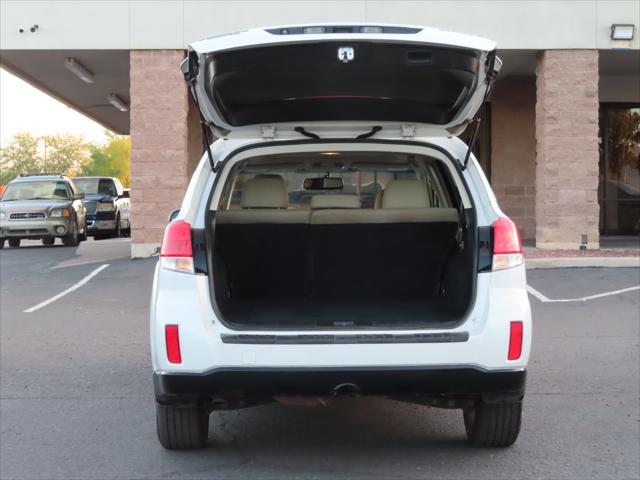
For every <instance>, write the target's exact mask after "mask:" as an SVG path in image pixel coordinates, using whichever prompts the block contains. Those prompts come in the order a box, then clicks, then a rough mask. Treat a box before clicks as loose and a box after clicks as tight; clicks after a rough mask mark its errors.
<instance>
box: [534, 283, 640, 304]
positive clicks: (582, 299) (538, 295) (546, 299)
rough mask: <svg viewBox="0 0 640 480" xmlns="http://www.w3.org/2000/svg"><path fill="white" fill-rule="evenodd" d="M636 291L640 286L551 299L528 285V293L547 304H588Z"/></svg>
mask: <svg viewBox="0 0 640 480" xmlns="http://www.w3.org/2000/svg"><path fill="white" fill-rule="evenodd" d="M634 290H640V285H638V286H636V287H629V288H622V289H620V290H613V291H611V292H603V293H598V294H596V295H589V296H587V297H580V298H556V299H554V298H549V297H547V296H546V295H544V294H543V293H541V292H539V291H538V290H536V289H535V288H533V287H532V286H531V285H527V291H528V292H529V293H530V294H531V295H533V296H534V297H536V298H537V299H538V300H540V301H541V302H545V303H554V302H556V303H557V302H586V301H587V300H593V299H594V298H602V297H609V296H611V295H619V294H621V293H626V292H633V291H634Z"/></svg>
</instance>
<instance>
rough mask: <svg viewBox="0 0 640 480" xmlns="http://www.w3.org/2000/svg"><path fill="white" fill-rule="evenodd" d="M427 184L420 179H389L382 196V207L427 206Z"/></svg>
mask: <svg viewBox="0 0 640 480" xmlns="http://www.w3.org/2000/svg"><path fill="white" fill-rule="evenodd" d="M430 206H431V204H430V202H429V193H428V191H427V185H426V184H425V183H424V182H423V181H422V180H417V179H400V180H391V181H390V182H389V183H388V184H387V188H385V190H384V195H383V197H382V208H429V207H430Z"/></svg>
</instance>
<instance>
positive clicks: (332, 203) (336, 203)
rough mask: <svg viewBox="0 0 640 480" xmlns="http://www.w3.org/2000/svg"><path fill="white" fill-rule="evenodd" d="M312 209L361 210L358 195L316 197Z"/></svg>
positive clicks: (312, 198) (312, 200)
mask: <svg viewBox="0 0 640 480" xmlns="http://www.w3.org/2000/svg"><path fill="white" fill-rule="evenodd" d="M311 208H312V209H320V208H360V198H359V197H358V195H314V196H313V197H311Z"/></svg>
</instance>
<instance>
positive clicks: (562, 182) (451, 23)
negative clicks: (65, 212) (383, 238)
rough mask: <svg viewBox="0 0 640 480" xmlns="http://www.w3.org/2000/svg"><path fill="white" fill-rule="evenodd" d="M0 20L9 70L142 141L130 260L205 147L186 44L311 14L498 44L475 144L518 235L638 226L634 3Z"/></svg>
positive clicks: (17, 12) (184, 9)
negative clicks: (186, 74) (187, 74)
mask: <svg viewBox="0 0 640 480" xmlns="http://www.w3.org/2000/svg"><path fill="white" fill-rule="evenodd" d="M0 22H1V23H0V30H1V37H0V61H1V63H2V67H3V68H6V69H7V70H9V71H11V72H13V73H15V74H16V75H18V76H20V77H21V78H23V79H25V80H26V81H28V82H30V83H31V84H33V85H34V86H36V87H37V88H40V89H42V90H44V91H45V92H47V93H49V94H50V95H52V96H54V97H56V98H58V99H60V100H61V101H63V102H64V103H66V104H67V105H69V106H71V107H72V108H75V109H77V110H78V111H80V112H82V113H84V114H85V115H87V116H89V117H91V118H93V119H95V120H96V121H98V122H99V123H101V124H103V125H105V126H106V127H107V128H109V129H111V130H114V131H116V132H118V133H130V134H131V138H132V152H131V155H132V157H131V197H132V214H133V220H132V224H133V232H132V255H133V256H146V255H150V254H152V253H153V252H155V251H156V250H157V248H158V245H159V244H160V241H161V238H162V231H163V229H164V226H165V224H166V222H167V217H168V214H169V212H171V211H172V210H173V209H175V208H177V207H179V205H180V202H181V199H182V196H183V194H184V191H185V189H186V186H187V183H188V180H189V176H190V173H191V172H192V171H193V169H194V167H195V165H196V163H197V161H198V160H199V158H200V156H201V153H202V145H201V137H200V126H199V119H198V115H197V111H196V109H195V108H194V105H193V103H192V101H191V100H190V98H189V96H188V95H187V90H186V87H185V83H184V80H183V78H182V75H181V73H180V70H179V68H178V66H179V63H180V61H181V60H182V58H183V57H184V56H185V49H186V47H187V45H188V44H189V43H190V42H192V41H195V40H199V39H201V38H204V37H207V36H211V35H215V34H220V33H224V32H232V31H237V30H242V29H245V28H249V27H258V26H264V25H282V24H300V23H322V22H345V23H349V22H369V23H377V22H380V23H382V22H384V23H397V24H411V25H425V26H430V27H437V28H441V29H446V30H451V31H459V32H464V33H472V34H477V35H480V36H484V37H487V38H492V39H495V40H496V41H497V42H498V48H499V51H498V55H499V56H500V57H501V58H502V60H503V62H504V66H503V69H502V72H501V74H500V77H499V79H498V81H497V83H496V86H495V88H494V91H493V92H492V95H491V97H490V98H489V102H488V103H487V105H486V106H485V108H484V110H483V112H482V116H483V122H482V129H481V132H480V135H479V140H478V142H477V144H476V148H475V153H476V155H477V157H478V158H479V160H480V162H481V164H482V166H483V168H484V169H485V172H486V174H487V176H488V178H489V179H490V182H491V184H492V187H493V189H494V191H495V193H496V195H497V197H498V199H499V201H500V204H501V206H502V207H503V210H504V211H505V212H506V213H507V214H508V215H509V216H511V217H512V218H513V219H514V220H515V222H516V223H517V225H518V226H519V228H520V231H521V235H522V237H523V238H524V239H525V240H528V241H529V242H532V243H533V242H535V244H536V246H538V247H541V248H568V249H575V248H579V247H580V245H581V244H583V243H585V242H586V244H587V247H588V248H598V246H599V244H600V238H601V237H603V238H604V236H606V238H613V237H612V236H615V235H623V236H635V237H636V238H637V236H638V234H639V232H640V41H639V38H638V37H639V32H638V28H639V26H640V8H639V6H638V2H637V0H628V1H627V0H621V1H607V0H584V1H564V2H563V1H537V0H535V1H457V2H441V1H430V2H421V1H393V2H387V1H373V0H359V1H335V2H334V1H326V2H293V1H268V2H267V1H247V2H242V1H235V2H234V1H228V2H227V1H215V2H200V1H187V0H175V1H163V2H147V1H133V0H131V1H94V2H74V1H59V2H48V1H31V2H19V1H4V2H2V3H1V4H0ZM629 32H631V38H629ZM69 58H73V59H74V61H75V62H77V63H79V64H80V65H81V67H82V68H83V69H85V74H84V76H85V77H86V78H85V80H82V78H80V77H82V71H81V72H80V73H78V71H77V68H76V71H75V72H74V71H73V67H69V65H68V61H65V59H69ZM87 71H88V73H87ZM87 78H89V79H90V80H91V81H86V79H87ZM114 95H115V96H117V99H119V101H120V107H118V105H117V104H118V101H116V102H115V103H116V106H114V105H113V98H114V97H113V96H114ZM122 107H124V108H122ZM465 135H468V132H465Z"/></svg>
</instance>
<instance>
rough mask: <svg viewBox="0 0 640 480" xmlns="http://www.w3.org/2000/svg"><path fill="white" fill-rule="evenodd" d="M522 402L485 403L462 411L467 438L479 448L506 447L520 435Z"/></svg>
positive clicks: (481, 402) (478, 403) (480, 401)
mask: <svg viewBox="0 0 640 480" xmlns="http://www.w3.org/2000/svg"><path fill="white" fill-rule="evenodd" d="M521 421H522V402H517V403H485V402H483V401H482V400H479V401H478V402H477V403H476V405H475V406H474V407H472V408H468V409H465V410H464V427H465V429H466V431H467V437H469V440H470V441H471V443H473V444H474V445H477V446H479V447H508V446H510V445H512V444H513V442H515V441H516V439H517V438H518V434H519V433H520V424H521Z"/></svg>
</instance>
